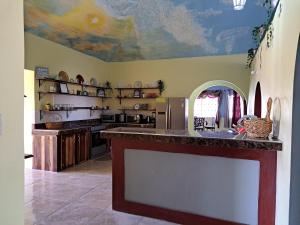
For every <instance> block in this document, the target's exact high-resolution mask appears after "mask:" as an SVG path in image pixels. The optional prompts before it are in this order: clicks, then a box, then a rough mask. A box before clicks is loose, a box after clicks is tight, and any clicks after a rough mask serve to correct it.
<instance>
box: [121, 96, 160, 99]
mask: <svg viewBox="0 0 300 225" xmlns="http://www.w3.org/2000/svg"><path fill="white" fill-rule="evenodd" d="M117 98H119V99H156V98H158V97H146V98H138V97H120V96H118V97H117Z"/></svg>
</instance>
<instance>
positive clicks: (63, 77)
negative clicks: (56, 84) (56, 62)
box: [58, 71, 69, 82]
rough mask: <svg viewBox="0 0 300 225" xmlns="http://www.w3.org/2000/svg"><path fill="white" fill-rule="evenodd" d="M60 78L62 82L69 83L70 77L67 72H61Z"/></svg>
mask: <svg viewBox="0 0 300 225" xmlns="http://www.w3.org/2000/svg"><path fill="white" fill-rule="evenodd" d="M58 78H59V79H60V80H62V81H66V82H67V81H69V75H68V74H67V73H66V72H65V71H60V72H59V73H58Z"/></svg>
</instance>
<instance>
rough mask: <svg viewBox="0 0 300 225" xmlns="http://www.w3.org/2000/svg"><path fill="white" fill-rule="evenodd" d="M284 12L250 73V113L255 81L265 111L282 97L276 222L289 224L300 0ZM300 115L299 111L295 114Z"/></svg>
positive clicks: (291, 0) (285, 4) (288, 2)
mask: <svg viewBox="0 0 300 225" xmlns="http://www.w3.org/2000/svg"><path fill="white" fill-rule="evenodd" d="M281 2H282V12H281V15H280V17H279V12H280V10H278V11H277V14H276V15H275V18H274V21H273V25H274V40H273V46H272V47H271V48H267V46H266V40H264V42H263V43H262V46H261V47H260V49H259V51H261V54H260V52H259V54H257V57H256V60H255V62H254V70H255V71H256V74H255V75H254V76H252V77H251V83H250V92H249V113H251V114H253V113H254V108H253V107H254V96H255V87H256V83H257V82H258V81H260V84H261V91H262V103H263V107H262V115H264V114H265V113H266V103H267V99H268V97H272V98H273V100H274V99H275V97H279V98H280V101H281V110H282V113H281V124H280V128H281V130H280V135H279V138H280V139H281V140H282V141H283V151H282V152H279V153H278V164H277V199H276V201H277V206H276V224H277V225H287V224H288V219H289V218H288V217H289V192H290V166H291V165H290V162H291V135H292V134H291V131H292V103H293V80H294V69H295V60H296V52H297V42H298V37H299V32H300V14H299V11H300V1H299V0H282V1H281ZM260 55H261V57H260ZM294 116H299V115H294Z"/></svg>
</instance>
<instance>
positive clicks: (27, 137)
mask: <svg viewBox="0 0 300 225" xmlns="http://www.w3.org/2000/svg"><path fill="white" fill-rule="evenodd" d="M34 108H35V101H34V71H32V70H24V153H25V155H32V134H31V132H32V125H33V124H34V123H35V109H34ZM25 168H32V158H28V159H26V160H25Z"/></svg>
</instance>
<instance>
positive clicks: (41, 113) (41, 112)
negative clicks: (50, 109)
mask: <svg viewBox="0 0 300 225" xmlns="http://www.w3.org/2000/svg"><path fill="white" fill-rule="evenodd" d="M43 119H44V114H43V111H42V110H40V120H43Z"/></svg>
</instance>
